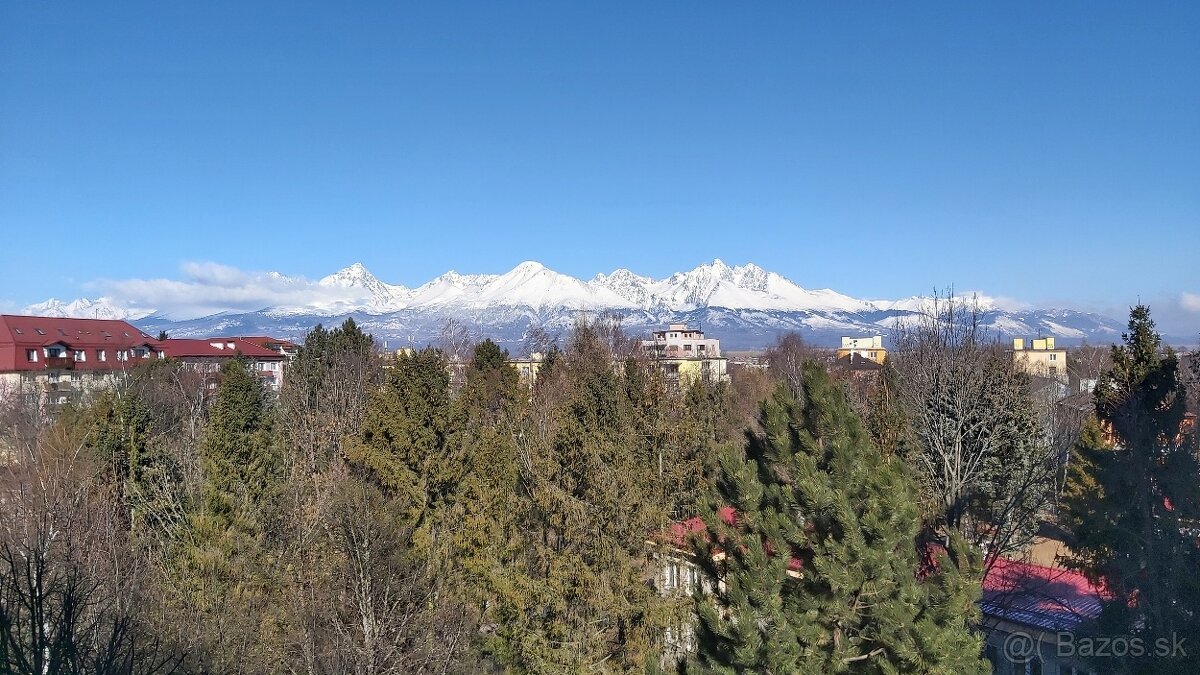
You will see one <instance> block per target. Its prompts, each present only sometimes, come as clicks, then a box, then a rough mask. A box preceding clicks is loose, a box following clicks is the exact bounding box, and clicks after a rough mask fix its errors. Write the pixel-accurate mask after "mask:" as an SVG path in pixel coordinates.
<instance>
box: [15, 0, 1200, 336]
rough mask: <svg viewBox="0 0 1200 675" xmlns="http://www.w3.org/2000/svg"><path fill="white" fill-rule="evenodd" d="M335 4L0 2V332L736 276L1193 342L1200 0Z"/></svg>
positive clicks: (1197, 314) (1199, 279)
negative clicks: (1035, 311) (41, 311)
mask: <svg viewBox="0 0 1200 675" xmlns="http://www.w3.org/2000/svg"><path fill="white" fill-rule="evenodd" d="M349 4H350V3H322V4H309V3H304V2H286V3H283V2H280V3H244V2H237V3H219V2H212V3H161V2H157V3H144V4H140V3H118V4H117V5H112V4H107V3H100V4H98V3H20V2H10V3H3V4H0V229H2V230H3V231H4V233H5V234H6V235H7V236H6V237H5V240H6V241H7V242H9V243H8V244H7V245H5V247H4V248H5V249H6V250H5V251H4V252H3V253H2V254H0V255H2V264H0V305H3V306H7V307H9V308H12V307H18V306H21V305H23V304H26V303H29V302H34V301H38V300H42V299H45V298H46V297H49V296H57V297H65V298H71V297H77V296H80V295H94V294H95V292H96V290H97V289H99V288H102V285H97V283H96V282H97V280H101V279H156V278H179V277H180V275H181V268H182V267H184V266H186V265H188V264H189V263H196V262H216V263H220V264H222V265H228V266H232V267H235V268H239V269H243V270H278V271H281V272H284V273H287V274H296V275H305V276H308V277H320V276H323V275H325V274H327V273H329V272H332V271H334V270H336V269H338V268H341V267H344V266H346V265H348V264H350V263H351V262H354V261H361V262H363V263H364V264H366V266H367V267H368V268H370V269H371V270H372V271H373V272H375V273H376V275H377V276H379V277H380V278H382V279H384V280H386V281H389V282H393V283H403V284H408V285H413V284H419V283H422V282H424V281H426V280H428V279H430V278H432V277H433V276H436V275H437V274H440V273H442V272H444V271H446V270H448V269H452V268H453V269H457V270H459V271H463V272H502V271H505V270H507V269H509V268H511V267H512V266H513V265H515V264H516V263H518V262H520V261H522V260H526V259H536V260H539V261H541V262H543V263H545V264H546V265H547V266H549V267H551V268H553V269H556V270H558V271H561V272H564V273H567V274H572V275H575V276H579V277H582V278H590V277H591V276H593V275H594V274H595V273H596V272H600V271H610V270H612V269H614V268H617V267H628V268H630V269H633V270H635V271H637V272H639V273H642V274H648V275H652V276H661V275H665V274H668V273H670V272H673V271H677V270H681V269H690V268H691V267H694V266H695V265H697V264H699V263H702V262H705V261H709V260H711V259H713V258H714V257H720V258H722V259H723V260H726V261H728V262H731V263H743V262H747V261H753V262H756V263H758V264H759V265H761V266H763V267H765V268H767V269H770V270H773V271H777V272H780V273H782V274H784V275H785V276H788V277H789V278H791V279H793V280H794V281H796V282H797V283H799V284H801V285H803V286H806V287H810V288H821V287H831V288H834V289H837V290H839V291H841V292H844V293H848V294H851V295H855V296H859V297H902V296H908V295H913V294H920V293H927V292H929V291H930V290H931V289H933V288H934V287H935V286H937V287H941V286H946V285H949V284H953V285H954V286H956V287H958V288H971V289H980V290H982V291H985V292H987V293H989V294H992V295H997V296H1005V297H1011V298H1016V299H1019V300H1022V301H1026V302H1030V303H1035V304H1043V305H1054V306H1073V307H1081V308H1087V309H1098V310H1102V311H1109V312H1113V313H1115V314H1118V315H1119V314H1121V313H1122V312H1123V310H1124V308H1125V307H1127V306H1128V305H1129V304H1131V303H1134V302H1136V301H1137V300H1138V298H1141V299H1143V300H1149V301H1150V302H1152V303H1153V304H1152V307H1154V309H1155V310H1156V314H1159V315H1160V316H1161V317H1162V320H1163V321H1166V322H1168V323H1170V324H1172V326H1171V327H1172V328H1174V329H1176V330H1187V331H1188V332H1189V333H1191V332H1195V331H1194V330H1192V329H1191V328H1192V327H1193V326H1194V327H1196V329H1197V330H1200V297H1193V296H1188V295H1185V294H1200V270H1198V268H1197V265H1196V251H1197V239H1198V235H1200V67H1198V66H1200V3H1195V2H1178V3H1170V2H1162V3H1159V2H1156V3H1098V2H1078V3H990V4H989V5H987V6H983V5H980V4H979V3H961V2H946V3H921V4H920V6H919V7H917V6H910V5H912V4H913V3H878V4H876V3H865V2H864V3H819V4H818V3H780V4H753V5H745V4H742V5H736V6H735V5H733V4H730V3H681V2H664V3H629V4H617V3H589V4H584V3H563V2H556V3H550V2H547V3H523V4H520V5H517V4H515V3H467V4H458V3H419V4H417V3H412V4H399V3H378V4H374V3H357V4H355V5H354V6H353V7H349V6H348V5H349ZM1193 301H1194V302H1193ZM1192 304H1194V305H1195V306H1194V311H1193V312H1188V311H1187V310H1186V309H1185V308H1184V306H1185V305H1187V306H1192ZM1176 324H1177V325H1176Z"/></svg>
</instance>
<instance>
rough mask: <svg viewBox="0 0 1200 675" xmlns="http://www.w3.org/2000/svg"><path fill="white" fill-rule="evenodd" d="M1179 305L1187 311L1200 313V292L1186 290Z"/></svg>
mask: <svg viewBox="0 0 1200 675" xmlns="http://www.w3.org/2000/svg"><path fill="white" fill-rule="evenodd" d="M1179 306H1180V307H1181V308H1182V309H1183V311H1185V312H1198V313H1200V293H1187V292H1184V293H1182V294H1180V296H1179Z"/></svg>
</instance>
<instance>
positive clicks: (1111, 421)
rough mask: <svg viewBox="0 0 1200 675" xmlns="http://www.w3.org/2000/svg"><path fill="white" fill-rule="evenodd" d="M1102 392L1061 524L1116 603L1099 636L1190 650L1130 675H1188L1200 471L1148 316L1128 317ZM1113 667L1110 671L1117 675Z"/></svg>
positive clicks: (1198, 625) (1144, 312) (1194, 640)
mask: <svg viewBox="0 0 1200 675" xmlns="http://www.w3.org/2000/svg"><path fill="white" fill-rule="evenodd" d="M1112 363H1113V366H1112V369H1111V370H1110V371H1108V372H1107V373H1105V374H1104V376H1103V377H1101V379H1100V381H1099V383H1098V384H1097V385H1096V391H1095V404H1096V420H1095V421H1093V422H1092V423H1090V424H1089V425H1088V427H1087V428H1086V429H1085V432H1084V434H1083V435H1082V438H1081V440H1080V443H1079V445H1078V446H1077V448H1076V451H1075V456H1074V461H1073V462H1072V464H1071V467H1070V471H1069V474H1068V482H1067V490H1066V495H1065V505H1064V507H1065V508H1064V511H1065V513H1064V522H1065V524H1066V525H1067V527H1068V528H1069V530H1070V531H1071V533H1072V535H1073V542H1072V550H1073V553H1074V557H1073V558H1072V559H1071V560H1069V561H1068V562H1069V564H1071V565H1072V566H1074V567H1075V568H1077V569H1080V570H1081V571H1083V572H1085V573H1087V574H1088V575H1089V576H1091V577H1092V578H1093V579H1094V580H1096V581H1097V582H1101V583H1102V584H1103V586H1104V588H1105V589H1106V590H1107V591H1108V592H1109V593H1110V594H1111V596H1112V598H1111V600H1110V601H1108V602H1107V603H1106V604H1105V606H1104V611H1103V613H1102V615H1101V620H1100V622H1099V626H1097V630H1099V631H1101V632H1102V633H1103V634H1106V635H1112V634H1114V633H1115V634H1122V633H1127V632H1130V633H1134V634H1136V635H1138V636H1140V637H1143V638H1144V639H1145V641H1146V643H1147V644H1154V642H1155V641H1156V640H1158V639H1166V640H1168V641H1170V640H1171V639H1172V638H1173V637H1176V638H1184V639H1186V640H1188V641H1189V643H1190V644H1189V646H1191V647H1193V649H1191V650H1189V651H1191V652H1192V656H1191V657H1190V658H1187V657H1182V658H1175V659H1131V660H1130V661H1129V662H1128V663H1125V664H1121V665H1122V666H1123V667H1124V668H1125V669H1126V671H1127V672H1155V673H1160V672H1179V673H1183V672H1189V673H1194V672H1196V669H1197V667H1198V665H1200V650H1198V649H1194V647H1195V645H1197V644H1200V615H1197V612H1196V608H1197V607H1200V542H1198V541H1197V537H1196V527H1197V524H1198V523H1200V464H1198V463H1197V458H1196V456H1195V454H1194V453H1193V451H1192V450H1191V448H1190V447H1189V439H1185V438H1183V437H1182V436H1181V433H1180V430H1181V423H1182V421H1183V416H1184V412H1185V405H1186V392H1185V390H1184V387H1183V385H1182V384H1181V382H1180V380H1179V375H1178V372H1177V371H1178V368H1177V367H1178V362H1177V359H1176V357H1175V354H1174V353H1173V352H1172V351H1171V350H1170V349H1164V348H1163V346H1162V340H1161V338H1160V336H1159V335H1158V334H1157V333H1156V332H1155V330H1154V322H1153V321H1152V320H1151V318H1150V310H1149V309H1148V308H1147V307H1145V306H1141V305H1139V306H1138V307H1135V308H1134V309H1133V310H1132V311H1131V312H1130V316H1129V332H1128V333H1126V334H1125V335H1124V344H1122V345H1118V346H1115V347H1113V350H1112ZM1113 667H1114V664H1112V663H1110V664H1107V665H1106V666H1105V669H1106V670H1108V669H1111V668H1113Z"/></svg>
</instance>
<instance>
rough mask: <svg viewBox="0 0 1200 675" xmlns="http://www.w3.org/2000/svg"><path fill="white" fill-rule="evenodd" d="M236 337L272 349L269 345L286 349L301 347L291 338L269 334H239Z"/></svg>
mask: <svg viewBox="0 0 1200 675" xmlns="http://www.w3.org/2000/svg"><path fill="white" fill-rule="evenodd" d="M234 339H236V340H245V341H246V342H253V343H254V344H256V345H258V346H259V347H266V348H267V349H270V347H268V346H267V345H280V346H281V347H283V348H284V349H299V348H300V345H298V344H296V343H295V342H292V341H291V340H284V339H283V338H273V337H271V336H269V335H248V336H247V335H243V336H239V337H237V338H234Z"/></svg>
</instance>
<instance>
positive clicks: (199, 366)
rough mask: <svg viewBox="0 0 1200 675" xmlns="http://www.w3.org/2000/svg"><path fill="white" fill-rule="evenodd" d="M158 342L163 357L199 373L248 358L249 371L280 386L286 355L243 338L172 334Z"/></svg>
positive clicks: (276, 388)
mask: <svg viewBox="0 0 1200 675" xmlns="http://www.w3.org/2000/svg"><path fill="white" fill-rule="evenodd" d="M277 342H283V341H277ZM158 345H159V349H160V350H161V351H162V353H163V354H164V355H165V356H166V357H168V358H172V359H177V360H179V361H180V362H181V363H183V364H184V367H186V368H189V369H192V370H196V371H198V372H202V373H216V372H217V371H219V370H220V369H221V366H222V365H224V364H225V363H226V362H228V361H229V360H231V359H233V358H236V357H238V356H240V357H242V358H245V359H246V360H247V363H248V365H249V367H250V372H252V373H254V374H256V375H258V377H259V378H260V379H262V381H263V384H264V385H266V386H267V388H268V389H270V390H272V391H279V388H280V387H282V386H283V371H284V365H285V363H286V362H287V360H288V357H287V356H286V355H284V354H283V353H281V352H278V351H275V350H272V349H268V348H267V347H264V346H260V345H258V344H255V343H254V342H251V341H249V340H247V339H246V338H203V339H176V338H172V339H170V340H163V341H162V342H160V343H158Z"/></svg>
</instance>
